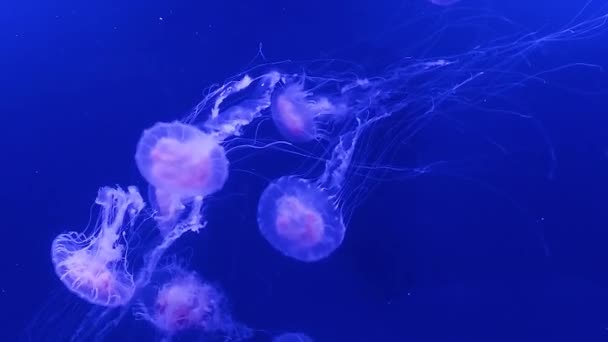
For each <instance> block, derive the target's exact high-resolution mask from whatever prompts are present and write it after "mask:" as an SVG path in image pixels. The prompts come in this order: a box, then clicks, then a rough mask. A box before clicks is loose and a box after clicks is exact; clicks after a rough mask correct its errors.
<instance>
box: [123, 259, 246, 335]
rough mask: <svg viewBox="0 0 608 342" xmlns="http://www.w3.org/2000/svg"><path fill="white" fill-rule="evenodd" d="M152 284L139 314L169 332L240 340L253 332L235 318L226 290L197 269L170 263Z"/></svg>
mask: <svg viewBox="0 0 608 342" xmlns="http://www.w3.org/2000/svg"><path fill="white" fill-rule="evenodd" d="M150 285H151V286H149V287H148V288H147V289H146V291H145V293H144V294H143V295H142V299H141V300H140V302H139V303H138V305H136V307H135V316H136V317H137V318H138V319H143V320H146V321H148V322H150V323H151V324H152V325H153V326H154V327H155V328H156V329H157V330H158V331H159V332H160V333H161V334H163V335H165V336H176V335H180V334H185V333H195V334H199V335H202V336H223V337H225V338H226V339H229V338H230V339H231V340H240V339H243V338H246V337H249V336H250V335H251V331H250V329H248V328H247V327H245V326H244V325H242V324H240V323H238V322H236V321H235V320H234V319H233V318H232V316H231V314H230V312H229V309H228V304H227V300H226V298H225V297H224V295H223V294H222V292H221V291H220V290H219V289H218V288H217V287H216V286H214V285H212V284H211V283H209V282H207V281H205V280H203V279H201V277H200V276H198V274H196V273H195V272H192V271H187V270H185V269H183V268H182V267H181V266H177V265H167V266H164V267H162V268H160V269H159V270H157V271H155V275H154V277H153V281H152V283H151V284H150Z"/></svg>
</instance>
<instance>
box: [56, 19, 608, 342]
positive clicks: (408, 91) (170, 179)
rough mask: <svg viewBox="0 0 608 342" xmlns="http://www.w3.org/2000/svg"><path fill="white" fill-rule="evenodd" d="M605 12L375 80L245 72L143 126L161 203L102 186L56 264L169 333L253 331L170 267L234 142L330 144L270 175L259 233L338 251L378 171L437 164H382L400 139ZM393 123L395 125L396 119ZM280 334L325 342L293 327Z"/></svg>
mask: <svg viewBox="0 0 608 342" xmlns="http://www.w3.org/2000/svg"><path fill="white" fill-rule="evenodd" d="M604 20H605V16H602V17H598V18H595V19H592V20H588V21H585V22H583V23H580V24H577V25H575V26H573V27H571V28H568V29H565V30H562V31H559V32H554V33H551V34H549V35H546V36H544V37H541V38H538V37H536V38H535V37H532V36H525V37H523V38H522V39H518V40H514V41H511V42H502V43H496V44H494V45H492V46H489V47H486V48H483V47H476V49H475V51H472V52H471V53H468V54H462V55H458V56H448V57H442V58H434V59H420V60H412V59H404V60H402V61H400V62H399V63H396V64H395V65H393V66H391V67H390V68H388V69H387V70H385V71H383V72H382V73H381V74H380V75H378V76H374V77H361V76H359V72H358V71H359V70H358V69H357V68H356V67H354V66H353V65H352V64H348V63H343V64H341V63H339V62H336V61H331V60H330V61H325V60H324V61H312V62H301V63H295V62H284V63H275V64H265V65H262V66H259V67H256V68H254V69H251V70H249V71H248V72H245V73H242V74H239V75H237V76H235V77H234V78H232V79H231V80H229V81H228V82H226V83H225V84H223V85H222V86H219V87H217V88H214V89H211V90H210V91H209V93H208V95H207V96H206V97H205V98H204V99H203V100H202V101H201V102H200V103H199V104H197V105H196V106H195V107H194V109H193V110H192V111H191V113H189V114H188V115H187V116H185V117H183V118H182V119H180V120H178V121H174V122H161V123H156V124H154V125H153V126H151V127H150V128H148V129H146V130H144V131H143V134H142V135H141V138H140V140H139V142H138V144H137V146H136V149H135V150H136V151H135V163H136V165H137V168H138V170H139V172H140V174H141V176H142V177H143V178H144V179H145V180H146V182H147V183H148V188H147V189H146V190H147V198H149V200H148V203H146V201H144V196H142V195H141V192H140V190H139V189H137V188H136V187H134V186H129V187H126V188H122V187H118V186H117V187H102V188H101V189H99V192H98V195H97V198H96V200H95V203H96V204H97V205H98V206H99V207H100V214H99V217H98V220H97V224H96V226H95V227H94V229H92V230H87V231H85V232H82V233H79V232H68V233H63V234H60V235H59V236H57V237H56V238H55V239H54V241H53V243H52V247H51V255H52V261H53V264H54V267H55V272H56V274H57V276H58V278H59V279H60V280H61V282H62V283H63V284H64V285H65V287H66V288H67V289H69V291H71V292H72V293H73V294H74V295H76V296H78V297H80V298H81V299H82V300H84V301H86V302H88V303H90V304H92V305H95V306H99V307H104V308H108V309H112V308H119V309H120V310H121V312H122V313H127V312H132V313H133V314H134V316H135V317H136V318H138V319H142V320H145V321H148V322H150V323H151V325H153V326H154V328H155V329H156V330H157V331H158V332H159V334H161V335H162V336H166V337H167V338H169V339H170V338H171V337H173V336H178V335H179V334H182V333H184V332H193V331H194V332H198V333H200V334H205V335H216V336H221V338H223V339H224V340H246V339H248V338H250V337H251V336H252V334H253V330H252V329H250V328H248V327H246V325H244V324H242V323H239V322H237V321H236V320H235V319H234V318H233V317H232V315H231V313H230V309H229V305H228V301H227V299H226V298H225V296H224V295H223V293H222V292H221V290H220V288H219V287H218V286H216V285H214V284H212V283H211V282H209V281H207V280H205V278H204V277H202V276H201V275H199V274H197V273H196V272H195V271H192V270H188V269H187V268H186V267H183V266H176V265H170V266H161V264H162V263H161V260H162V259H163V256H164V254H165V252H166V251H167V250H168V249H169V248H170V247H171V245H172V244H173V243H174V242H175V241H176V240H177V239H179V238H180V237H181V236H182V235H184V234H185V233H187V232H198V231H199V230H201V229H204V228H205V227H206V226H207V222H206V219H205V215H204V207H205V203H206V200H207V199H208V198H209V197H210V196H211V195H213V194H215V193H217V192H218V191H220V190H222V188H223V187H224V184H225V183H226V181H227V180H228V177H229V170H230V153H231V151H233V150H235V149H243V148H245V149H247V148H249V149H251V151H252V153H255V151H256V150H257V149H260V148H268V149H272V148H281V149H291V150H292V151H294V153H303V152H301V151H303V150H306V147H310V146H322V148H320V149H311V150H314V151H317V152H315V153H316V154H314V155H312V154H311V155H308V156H307V157H310V159H312V160H314V161H315V162H316V163H320V164H319V165H321V167H320V168H319V169H320V172H319V173H318V174H316V175H308V176H304V175H298V174H286V175H283V176H281V177H279V178H277V179H274V180H272V181H270V182H269V183H268V185H267V187H266V188H265V190H264V191H263V192H262V193H261V195H260V197H259V201H258V207H257V223H258V227H257V228H258V229H259V232H260V234H261V235H262V236H263V237H264V239H265V240H266V241H267V242H268V245H269V246H271V248H274V249H275V250H276V251H278V252H279V253H280V254H282V255H284V256H286V257H289V258H292V259H295V260H298V261H301V262H315V261H319V260H322V259H325V258H328V257H329V256H330V255H332V253H334V252H335V251H336V250H337V249H338V248H339V247H340V246H341V244H342V242H343V240H344V238H345V233H346V230H347V226H348V220H347V216H348V215H349V210H351V211H352V208H353V206H354V205H355V204H356V202H357V201H358V200H360V199H358V198H356V194H357V192H356V191H357V189H358V188H359V187H360V186H361V185H362V184H360V182H367V181H373V180H377V179H378V177H377V174H378V172H380V173H382V172H386V171H391V172H398V173H409V174H411V175H416V174H420V173H424V172H426V171H427V170H428V165H427V166H423V167H417V168H401V167H400V168H394V167H391V166H390V165H384V164H382V160H383V159H382V158H383V157H385V156H386V155H387V154H390V148H391V147H392V145H394V144H402V143H403V142H404V141H405V140H407V139H408V137H411V136H412V135H414V134H416V132H417V131H419V130H420V129H421V128H422V127H424V125H425V123H427V122H429V121H430V120H432V119H433V118H434V117H435V116H436V115H438V114H439V113H440V110H439V108H440V107H441V105H442V104H443V103H444V102H449V101H450V100H451V99H453V98H454V97H455V96H456V95H455V94H458V95H457V96H458V100H459V101H460V102H461V103H462V102H464V101H465V100H468V101H469V103H470V105H471V106H472V107H473V106H475V105H478V104H479V101H481V100H480V99H481V98H482V97H484V96H487V95H488V94H493V93H497V92H499V91H500V90H501V89H505V88H506V87H508V86H509V85H511V84H512V82H513V81H512V80H505V81H504V82H505V83H500V81H501V80H502V78H501V77H502V76H503V75H504V74H505V73H508V72H509V70H502V69H500V67H502V66H505V67H506V65H511V64H512V63H513V62H516V61H524V60H525V58H526V56H525V54H524V52H527V51H528V50H529V49H531V48H533V47H536V46H537V45H539V42H543V41H557V40H568V39H577V38H581V37H585V36H590V35H592V34H593V32H594V30H596V29H598V28H600V27H603V22H604ZM505 61H509V63H505ZM291 70H305V71H306V72H301V71H300V72H292V71H291ZM315 72H316V73H315ZM522 77H524V78H525V76H522ZM485 81H489V82H491V84H492V85H491V86H488V87H486V89H487V92H485V93H484V94H478V95H472V94H471V93H467V92H466V86H467V85H469V84H474V83H476V82H477V84H478V85H479V82H485ZM473 88H474V89H475V91H478V90H479V87H473ZM467 96H469V97H468V98H467ZM386 121H388V122H389V123H390V124H388V125H386V124H384V125H383V123H386ZM266 123H272V124H273V126H274V129H275V136H280V138H279V139H274V141H270V140H268V139H266V140H265V139H263V138H261V137H259V136H258V135H257V127H258V126H259V125H262V124H266ZM380 128H381V129H383V130H386V132H381V133H380V134H386V135H388V136H387V137H386V138H387V139H386V143H385V146H384V147H383V148H382V149H381V150H380V152H379V153H376V154H373V153H371V152H369V151H370V149H369V148H368V146H365V145H364V144H362V143H361V141H362V140H364V139H365V136H366V134H368V133H369V132H370V131H374V130H376V129H380ZM269 139H270V138H269ZM319 151H320V152H319ZM374 173H375V174H374ZM355 177H359V178H357V179H358V181H357V183H356V184H355V181H353V179H355ZM353 194H355V195H353ZM150 222H152V224H151V223H150ZM150 225H152V226H153V227H154V228H153V229H154V230H156V233H157V235H158V240H155V243H154V244H152V245H151V246H147V249H146V251H145V253H144V254H145V255H144V257H143V261H142V262H139V263H134V262H132V260H131V253H130V251H131V248H130V246H129V244H130V242H131V241H132V238H131V237H132V236H133V235H135V233H136V232H137V230H139V229H143V228H142V227H147V226H150ZM123 316H124V314H121V315H120V317H123ZM76 339H77V338H76ZM274 341H277V342H295V341H307V342H311V341H312V339H311V338H310V337H308V336H306V335H304V334H301V333H288V334H283V335H281V336H277V337H275V338H274Z"/></svg>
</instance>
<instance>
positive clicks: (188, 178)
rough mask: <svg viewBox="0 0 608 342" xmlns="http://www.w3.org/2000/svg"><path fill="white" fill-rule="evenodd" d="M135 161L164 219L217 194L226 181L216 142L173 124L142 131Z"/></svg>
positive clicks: (225, 164) (221, 153)
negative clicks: (194, 201) (192, 201)
mask: <svg viewBox="0 0 608 342" xmlns="http://www.w3.org/2000/svg"><path fill="white" fill-rule="evenodd" d="M135 161H136V163H137V167H138V169H139V172H140V173H141V174H142V176H143V177H144V178H145V179H146V180H147V181H148V182H149V183H150V185H152V186H153V187H154V189H155V198H156V202H157V203H158V205H159V207H160V211H161V213H162V214H163V215H166V216H171V215H172V214H174V213H175V212H176V211H178V210H179V209H181V207H182V205H183V202H184V201H187V200H189V199H191V198H193V197H196V196H206V195H209V194H211V193H214V192H216V191H218V190H220V189H221V188H222V187H223V186H224V183H225V182H226V179H227V178H228V159H227V158H226V154H225V151H224V148H223V147H222V146H221V145H220V144H219V143H218V142H217V141H216V139H215V138H214V137H213V136H212V135H209V134H206V133H204V132H202V131H201V130H199V129H198V128H196V127H194V126H191V125H187V124H183V123H180V122H177V121H175V122H172V123H162V122H161V123H157V124H155V125H154V126H152V127H151V128H149V129H147V130H145V131H144V133H143V134H142V136H141V138H140V139H139V143H138V144H137V151H136V154H135Z"/></svg>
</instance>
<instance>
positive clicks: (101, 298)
mask: <svg viewBox="0 0 608 342" xmlns="http://www.w3.org/2000/svg"><path fill="white" fill-rule="evenodd" d="M95 203H97V204H98V205H100V206H101V214H100V217H99V219H98V226H97V227H96V228H95V230H94V232H93V233H92V234H91V235H90V236H89V235H86V234H84V233H76V232H69V233H66V234H61V235H59V236H57V237H56V238H55V240H53V244H52V247H51V256H52V260H53V264H54V266H55V272H56V273H57V276H58V277H59V279H60V280H61V281H62V282H63V283H64V285H65V286H66V287H67V288H68V289H69V290H70V291H72V292H73V293H75V294H76V295H78V296H80V297H81V298H83V299H84V300H86V301H88V302H90V303H93V304H97V305H103V306H110V307H112V306H120V305H124V304H126V303H127V302H128V301H129V300H130V299H131V297H132V296H133V292H134V291H135V284H134V281H133V276H132V275H131V274H130V273H129V271H128V270H127V262H126V246H125V244H124V243H123V242H122V241H123V240H124V233H125V229H126V228H128V227H129V224H132V223H133V220H134V219H135V217H136V216H137V215H138V214H139V212H140V211H141V210H142V209H143V207H144V202H143V199H142V197H141V195H140V194H139V192H138V191H137V189H136V188H135V187H129V188H128V190H127V191H124V190H122V189H120V188H109V187H104V188H101V189H100V190H99V193H98V196H97V200H96V202H95Z"/></svg>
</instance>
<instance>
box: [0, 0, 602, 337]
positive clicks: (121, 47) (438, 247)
mask: <svg viewBox="0 0 608 342" xmlns="http://www.w3.org/2000/svg"><path fill="white" fill-rule="evenodd" d="M585 3H586V1H580V0H576V1H560V0H558V1H555V2H550V3H547V2H544V1H536V2H534V3H532V4H530V3H529V1H525V0H514V1H511V2H509V3H504V2H501V1H491V0H487V1H472V0H471V1H469V0H461V2H460V3H457V4H455V5H453V6H452V7H448V8H442V7H438V6H434V5H432V4H430V3H427V2H426V1H424V0H406V1H404V0H401V1H396V0H387V1H369V0H361V1H355V2H353V1H343V0H336V1H328V2H326V1H318V0H313V1H307V2H292V1H274V0H272V1H264V2H261V1H260V2H255V1H242V0H241V1H238V0H237V1H223V2H222V1H218V2H207V1H186V0H183V1H158V0H152V1H131V2H128V3H126V2H125V3H119V2H101V1H98V2H77V1H59V2H42V1H24V2H19V3H17V2H15V3H2V4H0V42H1V43H2V50H1V51H2V53H1V54H0V75H1V76H0V79H2V80H3V82H0V87H1V88H0V90H1V91H2V96H0V111H1V113H2V114H1V118H2V123H3V129H2V133H3V134H2V135H1V138H0V144H1V146H2V147H3V148H2V152H3V153H2V154H1V157H0V164H1V165H2V166H3V167H2V173H1V174H2V176H3V177H2V178H3V179H4V180H5V183H4V184H3V186H2V188H1V190H0V204H1V206H2V210H1V212H2V217H3V219H4V220H3V221H4V222H3V224H2V229H1V231H2V232H3V239H2V241H3V242H4V245H3V247H2V248H0V250H1V254H0V265H1V266H2V273H0V274H1V276H0V324H1V329H0V341H19V340H27V337H28V336H37V337H35V338H34V340H35V341H37V340H44V339H43V338H42V337H40V335H36V334H34V333H32V330H35V329H41V328H42V327H43V326H44V327H45V329H54V328H48V327H47V324H46V323H45V321H46V319H45V318H44V317H40V314H39V313H40V312H44V315H47V314H48V313H52V312H53V310H52V306H58V307H64V306H66V305H74V303H75V302H78V301H79V299H77V298H76V297H70V296H69V294H68V293H67V291H65V290H63V287H62V286H63V285H62V284H61V282H59V281H58V279H57V277H56V275H55V273H54V271H53V267H52V264H51V260H50V251H49V250H50V244H51V241H52V240H53V238H54V237H55V236H56V235H57V234H59V233H61V232H63V231H65V230H68V229H79V227H84V225H86V223H87V222H88V220H89V216H90V215H91V211H90V208H91V205H92V203H93V200H94V197H95V194H96V191H97V188H98V187H100V186H102V185H114V184H121V185H129V184H135V185H138V186H140V187H141V188H143V189H145V187H146V184H145V181H144V180H143V179H142V178H141V176H140V175H139V173H138V171H137V168H136V166H135V163H134V160H133V155H134V151H135V145H136V143H137V140H138V139H139V137H140V135H141V132H142V130H143V129H145V128H147V127H149V126H151V125H152V124H154V123H155V122H157V121H170V120H175V119H178V118H180V117H182V116H183V115H184V114H186V113H187V112H188V111H189V110H190V109H191V108H192V106H193V105H194V104H196V103H197V101H199V100H200V99H201V98H202V96H203V91H204V89H206V88H207V87H209V86H210V85H211V84H213V83H221V82H223V80H225V79H226V78H228V77H231V76H232V75H235V74H237V73H240V72H242V71H244V70H245V69H247V68H248V67H251V66H252V65H253V64H256V63H260V62H264V59H261V57H260V56H258V57H256V55H257V54H258V50H259V48H260V44H262V45H261V47H262V48H261V51H262V52H263V55H264V58H265V61H271V62H272V61H282V60H286V59H293V60H305V59H315V58H340V59H345V60H349V61H353V62H354V63H357V64H358V65H361V66H362V68H365V69H367V70H371V72H374V71H379V70H383V68H384V67H385V66H386V65H388V64H390V63H394V62H396V61H398V60H400V59H402V58H405V57H408V56H411V57H414V58H419V57H429V56H441V55H446V54H453V53H457V52H463V51H470V50H471V49H473V48H474V47H475V45H477V44H484V43H486V44H491V43H488V42H492V41H493V38H496V37H499V36H505V35H509V34H512V35H513V37H516V36H518V35H521V34H523V33H525V32H531V31H535V30H541V29H542V30H545V31H548V32H553V31H558V30H560V28H562V27H564V25H565V24H566V23H567V22H568V21H569V20H571V19H572V18H573V17H574V15H575V13H576V12H577V11H578V10H580V9H582V8H583V6H584V5H585ZM607 5H608V3H606V1H595V2H592V3H591V5H590V7H589V8H588V9H587V10H586V11H585V12H584V13H583V15H582V16H580V17H577V18H575V19H574V20H575V21H583V20H585V18H589V17H593V16H599V15H601V14H604V13H608V9H607V7H606V6H607ZM497 18H508V19H509V20H510V21H511V24H509V23H507V21H506V20H497ZM463 22H466V25H459V24H458V23H463ZM437 32H442V33H443V34H444V35H445V37H446V38H444V39H438V40H429V39H428V38H429V34H432V33H437ZM596 32H597V33H598V34H597V35H595V36H593V37H589V38H587V39H583V40H579V41H561V42H555V43H547V44H539V46H538V49H537V50H535V52H531V53H530V54H529V58H527V61H522V60H517V63H515V62H514V63H513V65H510V64H509V63H507V64H506V65H503V66H502V67H503V68H505V69H508V70H512V71H514V72H521V73H526V74H534V73H536V72H539V71H542V70H547V69H552V68H555V67H559V66H562V65H567V64H570V63H579V62H580V63H586V64H588V65H591V64H593V65H597V66H599V67H604V68H605V67H608V64H607V62H606V61H607V60H608V48H607V47H608V26H607V27H604V28H603V29H602V28H599V29H597V30H596ZM252 63H253V64H252ZM599 67H584V66H578V67H576V66H575V67H571V68H566V69H563V70H558V71H555V72H551V73H549V74H546V75H543V77H544V78H545V79H546V80H547V82H546V83H542V82H526V83H525V84H523V86H522V87H514V88H513V89H511V90H508V91H506V92H505V93H503V94H500V96H499V97H497V98H491V97H488V101H489V103H490V104H489V106H490V107H493V108H508V109H510V110H513V111H517V112H518V113H521V114H522V115H529V116H532V117H534V119H533V120H532V119H524V118H520V117H517V116H513V115H504V114H501V113H495V112H494V113H493V112H490V111H483V110H480V112H479V113H475V112H474V111H471V110H468V111H461V110H460V111H459V110H455V111H454V112H452V113H451V114H452V115H451V117H452V119H453V120H438V121H437V122H436V123H433V124H430V125H429V126H428V127H425V129H423V130H421V131H420V133H419V134H417V135H416V136H415V137H413V138H412V139H410V140H408V141H406V142H404V144H405V145H406V146H405V147H403V146H402V147H401V148H400V149H399V154H398V155H397V156H395V159H393V162H394V163H398V164H407V165H425V164H428V163H430V162H433V161H439V160H442V161H446V163H445V164H442V166H441V167H438V168H435V169H432V170H431V171H430V172H428V173H427V174H425V175H421V176H418V177H413V178H412V177H403V178H399V177H397V178H392V179H390V180H389V179H387V180H385V181H378V182H373V183H374V184H373V185H374V186H373V189H372V190H370V192H369V193H365V199H364V200H363V201H362V203H361V204H360V206H358V207H356V208H355V211H354V215H353V217H352V219H351V220H350V224H349V227H348V231H347V234H346V238H345V241H344V243H343V245H342V246H341V247H340V248H339V249H338V250H337V251H336V252H335V253H334V254H332V255H331V256H330V257H329V258H327V259H325V260H322V261H320V262H318V263H301V262H297V261H294V260H291V259H289V258H286V257H284V256H282V255H280V254H279V253H277V252H276V251H274V250H273V249H272V248H271V247H270V246H269V245H268V244H267V243H266V242H265V241H264V240H263V239H262V237H261V236H260V234H259V232H258V230H257V224H256V205H257V204H256V203H257V198H258V197H259V194H260V192H261V191H262V190H263V189H264V187H265V186H266V184H267V181H266V180H265V179H264V178H262V177H253V176H251V174H250V173H247V172H239V171H238V170H237V171H235V172H233V173H232V174H231V176H230V179H229V181H228V183H227V184H226V186H225V188H224V189H223V190H222V192H221V193H220V194H219V196H218V199H217V200H215V201H213V203H212V204H211V205H210V208H208V212H209V225H208V227H207V229H206V230H205V231H204V232H202V233H200V234H198V235H195V234H191V235H186V236H184V237H183V238H182V239H181V240H180V241H179V242H178V243H177V245H176V246H175V249H174V250H172V252H171V253H181V254H187V255H189V256H190V267H191V268H192V269H195V270H197V271H198V272H200V273H201V274H203V276H204V277H205V278H207V279H210V280H212V281H213V282H215V283H218V284H220V286H221V287H222V289H223V291H224V292H225V293H226V297H227V298H228V300H229V301H230V304H231V309H232V314H233V315H234V316H235V318H236V319H238V320H239V321H241V322H243V323H245V324H247V325H249V326H251V327H252V328H254V329H259V330H263V331H265V332H260V333H258V334H257V335H256V337H255V338H254V340H255V341H258V340H259V341H270V340H271V336H274V335H278V334H280V333H281V332H285V331H301V332H304V333H307V334H308V335H310V336H311V337H312V338H313V339H314V340H315V341H317V342H319V341H320V342H325V341H396V342H399V341H414V342H424V341H462V342H470V341H580V342H592V341H605V340H608V330H607V329H608V270H607V267H606V265H607V264H608V248H606V246H608V214H607V213H608V210H606V208H608V130H607V129H606V127H607V126H608V119H607V118H606V114H607V110H606V108H607V107H608V95H607V94H608V93H607V91H608V73H606V71H604V70H602V69H601V68H599ZM446 77H447V76H446ZM477 86H480V87H482V86H483V83H482V84H481V85H479V84H478V85H477ZM482 90H483V89H481V88H480V91H482ZM439 110H444V109H439ZM445 110H446V111H449V108H447V109H445ZM380 129H382V126H380ZM385 138H386V137H385V136H383V135H382V134H381V132H380V134H374V135H373V140H372V141H370V142H369V143H370V144H378V146H381V144H383V140H382V139H385ZM552 152H554V155H555V158H552V157H551V153H552ZM285 158H286V159H285V160H280V159H279V160H278V159H276V158H273V156H272V154H271V153H270V152H267V153H266V152H260V153H259V154H258V155H256V156H254V157H253V158H250V159H248V160H246V161H244V162H243V163H241V164H239V165H238V169H241V170H243V169H246V170H251V171H253V172H254V173H259V174H264V175H265V176H266V177H270V178H273V177H278V176H280V175H281V173H280V172H279V171H277V170H282V168H285V167H287V166H290V165H291V164H290V163H293V161H292V160H291V159H289V158H288V157H287V156H285ZM272 163H277V165H278V164H280V167H278V168H273V167H271V166H272ZM57 298H60V299H57ZM76 305H78V304H76ZM83 305H84V304H83ZM58 311H59V310H58ZM75 315H76V314H75ZM64 318H65V321H66V323H65V324H59V326H58V327H57V330H56V331H55V332H54V334H55V335H56V336H55V337H54V338H55V339H54V340H57V338H58V337H57V336H63V338H64V339H65V340H67V339H68V338H69V336H70V334H71V331H65V332H63V333H59V332H58V331H60V330H61V329H65V330H70V329H72V327H75V326H76V325H75V324H73V323H69V322H78V321H79V320H80V319H81V317H78V316H75V317H70V315H65V317H64ZM48 321H54V322H56V321H57V317H56V316H55V317H49V319H48ZM53 324H55V323H53ZM49 336H50V335H49ZM105 338H106V340H108V341H131V340H135V339H136V338H139V340H140V341H153V340H154V339H155V334H154V331H153V329H152V327H151V326H149V325H148V324H147V323H146V322H141V321H139V322H134V321H133V320H132V319H131V318H130V317H127V318H125V319H124V322H121V324H120V325H119V326H118V327H117V328H115V329H114V330H113V331H112V332H111V333H110V334H109V335H107V336H106V337H105Z"/></svg>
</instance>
